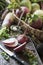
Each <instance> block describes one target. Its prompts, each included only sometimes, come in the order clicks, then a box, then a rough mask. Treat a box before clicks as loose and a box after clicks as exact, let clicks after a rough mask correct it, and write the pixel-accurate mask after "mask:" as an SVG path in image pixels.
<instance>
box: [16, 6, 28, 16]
mask: <svg viewBox="0 0 43 65" xmlns="http://www.w3.org/2000/svg"><path fill="white" fill-rule="evenodd" d="M22 12H23V13H24V14H23V15H26V14H27V13H29V9H28V8H27V7H25V6H22V7H21V8H20V9H17V10H16V15H17V16H18V17H20V15H21V13H22Z"/></svg>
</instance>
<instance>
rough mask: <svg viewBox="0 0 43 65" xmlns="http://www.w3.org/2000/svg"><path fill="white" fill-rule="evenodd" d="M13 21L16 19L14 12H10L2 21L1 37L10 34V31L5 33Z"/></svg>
mask: <svg viewBox="0 0 43 65" xmlns="http://www.w3.org/2000/svg"><path fill="white" fill-rule="evenodd" d="M13 21H14V14H13V13H12V12H9V13H8V14H7V15H6V17H5V19H4V21H3V23H2V28H1V29H0V39H2V37H4V36H5V37H6V38H7V36H8V35H7V36H6V34H8V33H5V32H6V31H7V29H8V28H7V27H10V25H11V24H12V23H13ZM3 35H4V36H3ZM8 37H9V36H8Z"/></svg>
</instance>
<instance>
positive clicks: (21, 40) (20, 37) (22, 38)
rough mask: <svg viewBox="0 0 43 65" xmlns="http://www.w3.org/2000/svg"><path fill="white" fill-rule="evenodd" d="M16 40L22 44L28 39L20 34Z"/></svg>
mask: <svg viewBox="0 0 43 65" xmlns="http://www.w3.org/2000/svg"><path fill="white" fill-rule="evenodd" d="M17 40H18V42H19V43H24V42H27V41H28V37H27V36H26V35H24V34H22V35H19V36H18V37H17Z"/></svg>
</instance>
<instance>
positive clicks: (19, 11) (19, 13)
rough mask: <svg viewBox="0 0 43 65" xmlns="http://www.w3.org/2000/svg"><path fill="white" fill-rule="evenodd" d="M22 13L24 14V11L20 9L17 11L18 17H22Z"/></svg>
mask: <svg viewBox="0 0 43 65" xmlns="http://www.w3.org/2000/svg"><path fill="white" fill-rule="evenodd" d="M21 13H22V11H21V10H20V9H17V10H16V15H17V16H18V17H20V15H21Z"/></svg>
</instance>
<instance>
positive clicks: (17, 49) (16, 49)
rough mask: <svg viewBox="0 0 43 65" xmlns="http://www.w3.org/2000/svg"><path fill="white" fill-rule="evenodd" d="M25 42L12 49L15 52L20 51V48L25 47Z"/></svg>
mask: <svg viewBox="0 0 43 65" xmlns="http://www.w3.org/2000/svg"><path fill="white" fill-rule="evenodd" d="M26 44H27V43H26V42H24V43H23V44H21V45H19V46H18V47H16V48H14V51H15V52H20V51H22V50H23V49H24V48H25V46H26Z"/></svg>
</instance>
